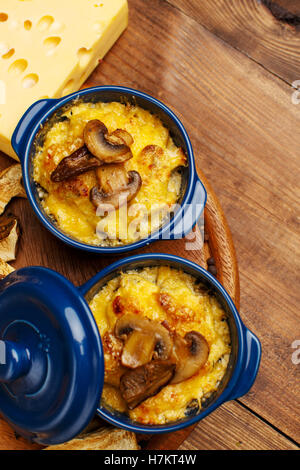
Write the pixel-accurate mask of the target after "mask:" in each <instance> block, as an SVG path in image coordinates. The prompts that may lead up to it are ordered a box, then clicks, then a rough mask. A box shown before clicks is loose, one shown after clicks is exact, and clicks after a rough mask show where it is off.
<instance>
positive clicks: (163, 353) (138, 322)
mask: <svg viewBox="0 0 300 470" xmlns="http://www.w3.org/2000/svg"><path fill="white" fill-rule="evenodd" d="M115 335H116V337H117V338H120V339H122V340H123V341H124V343H125V345H124V348H123V352H122V356H121V362H122V364H123V366H126V367H130V368H132V369H134V368H136V367H139V366H141V365H143V364H147V363H148V362H150V361H151V360H152V359H153V358H155V359H159V360H162V361H165V360H166V359H168V358H169V356H170V354H171V351H172V347H173V342H172V339H171V337H170V334H169V331H168V330H167V329H166V328H165V327H164V326H163V325H161V324H160V323H158V322H156V321H154V320H150V319H149V318H147V317H141V316H139V315H134V314H127V315H123V316H122V317H120V318H119V319H118V320H117V322H116V325H115Z"/></svg>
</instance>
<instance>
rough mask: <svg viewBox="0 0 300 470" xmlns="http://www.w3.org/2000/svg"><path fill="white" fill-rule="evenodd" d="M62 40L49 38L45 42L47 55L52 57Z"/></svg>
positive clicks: (56, 37)
mask: <svg viewBox="0 0 300 470" xmlns="http://www.w3.org/2000/svg"><path fill="white" fill-rule="evenodd" d="M60 42H61V38H60V37H59V36H53V37H51V38H47V39H45V41H44V47H45V49H46V54H47V55H51V54H53V53H54V51H55V49H56V48H57V46H58V45H59V44H60Z"/></svg>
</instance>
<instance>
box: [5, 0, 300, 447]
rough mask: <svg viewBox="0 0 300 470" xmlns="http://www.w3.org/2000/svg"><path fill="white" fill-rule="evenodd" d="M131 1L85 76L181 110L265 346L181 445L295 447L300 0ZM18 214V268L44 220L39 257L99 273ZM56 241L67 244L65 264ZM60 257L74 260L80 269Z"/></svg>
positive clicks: (244, 301) (245, 313)
mask: <svg viewBox="0 0 300 470" xmlns="http://www.w3.org/2000/svg"><path fill="white" fill-rule="evenodd" d="M264 4H266V5H267V6H265V5H264ZM129 5H130V12H131V14H130V26H129V29H128V30H127V31H126V32H125V33H124V34H123V36H122V37H121V38H120V40H119V41H118V43H117V44H116V45H115V46H114V47H113V49H112V50H111V51H110V53H109V54H108V55H107V56H106V58H105V59H104V61H103V63H102V64H101V65H100V66H99V67H98V69H97V71H96V72H95V73H94V74H93V75H92V76H91V78H90V79H89V81H88V83H87V86H90V85H93V84H95V83H96V84H98V85H104V84H113V85H125V86H130V87H134V88H138V89H140V90H143V91H145V92H148V93H150V94H152V95H154V96H156V97H158V98H160V99H161V100H163V101H164V102H166V103H167V104H168V105H170V107H171V108H173V109H174V110H175V111H176V113H177V114H178V115H179V117H180V118H181V119H182V121H183V123H184V125H185V126H186V128H187V130H188V132H189V134H190V137H191V140H192V143H193V146H194V150H195V154H196V159H197V164H198V166H199V167H200V168H201V169H202V170H203V171H204V173H205V174H206V176H207V177H208V179H209V180H210V182H211V183H212V185H213V187H214V189H215V191H216V193H217V195H218V197H219V200H220V202H221V204H222V206H223V208H224V210H225V214H226V216H227V220H228V222H229V225H230V228H231V231H232V234H233V239H234V242H235V247H236V250H237V255H238V261H239V267H240V278H241V316H242V318H243V320H244V322H245V323H246V325H247V326H248V327H249V328H250V329H251V330H253V331H254V332H255V333H256V334H257V335H258V337H259V338H260V340H261V342H262V348H263V356H262V363H261V368H260V372H259V375H258V378H257V381H256V383H255V385H254V387H253V389H252V390H251V392H250V393H249V394H248V395H247V396H245V397H243V398H242V399H240V400H237V401H234V402H231V403H228V404H225V405H223V406H222V407H221V408H219V409H218V410H217V411H216V412H214V413H213V414H212V415H210V416H209V417H207V418H206V419H204V420H203V421H201V423H200V424H199V425H198V426H197V428H196V429H195V430H194V431H193V432H192V433H191V435H190V437H189V438H188V439H187V440H186V441H185V442H184V443H183V445H182V446H181V449H296V448H297V441H298V442H299V438H300V426H299V411H300V409H299V396H300V393H299V371H300V365H299V364H297V362H299V359H300V354H299V353H298V354H297V353H295V351H296V350H295V349H293V348H292V344H293V343H294V341H295V340H300V330H299V303H300V295H299V294H300V289H299V265H300V244H299V223H300V214H299V196H300V190H299V166H300V158H299V157H300V155H299V154H300V132H299V124H300V120H299V117H300V93H299V96H298V95H297V94H294V98H293V100H292V95H293V93H294V92H295V89H293V88H292V83H293V82H294V81H296V80H300V26H299V25H300V5H299V1H298V0H276V5H275V2H271V1H263V0H262V1H257V0H233V1H228V0H205V1H199V0H129ZM276 17H277V18H276ZM299 84H300V82H299ZM295 86H296V85H295ZM298 101H299V104H298V105H297V104H296V103H297V102H298ZM293 102H294V104H293ZM14 204H18V203H17V202H13V203H12V205H11V209H12V211H13V208H14ZM25 204H27V202H26V201H24V207H25ZM22 223H23V226H24V229H26V234H27V235H26V240H27V241H26V244H25V241H24V239H22V240H21V246H20V251H19V255H18V260H17V262H16V263H15V267H18V266H19V265H22V266H24V265H25V264H32V263H33V258H34V251H35V248H34V246H33V245H32V246H28V240H29V239H30V237H31V236H32V240H33V239H34V236H36V234H37V230H38V231H39V232H38V233H39V234H40V237H41V246H42V247H43V249H44V252H43V253H42V256H39V259H40V260H41V264H44V265H45V266H51V267H52V268H57V269H59V271H60V272H61V273H62V274H65V275H67V276H68V277H69V278H71V280H72V281H74V282H76V283H77V284H80V283H81V282H83V281H85V280H86V279H87V276H88V274H90V276H92V275H93V274H94V273H95V268H96V265H97V261H96V260H95V259H94V257H93V256H90V273H88V272H86V271H85V276H82V275H81V273H80V272H79V271H78V266H77V265H76V263H75V264H74V266H73V264H72V263H73V261H72V251H71V250H69V249H66V248H65V247H63V246H62V245H61V244H59V243H58V242H57V241H56V240H55V239H54V238H53V237H51V239H50V237H49V236H47V237H46V236H45V240H44V241H43V236H44V234H45V229H44V228H43V227H41V226H40V224H38V222H34V223H32V213H31V210H30V209H28V211H27V209H26V210H24V214H23V220H22ZM54 250H61V253H59V255H60V256H59V257H60V259H61V264H60V266H55V260H56V259H57V256H54V255H52V253H54ZM52 256H53V260H52V259H51V257H52ZM85 256H86V255H84V254H82V257H85ZM85 259H86V258H85ZM52 261H53V262H52ZM64 261H65V264H66V265H67V264H68V265H70V264H71V265H72V266H71V268H72V269H73V272H74V275H73V278H72V276H70V270H69V269H68V270H64ZM297 268H298V269H297ZM83 277H85V278H83ZM297 281H298V283H297ZM298 348H299V347H298ZM293 353H295V354H294V356H292V354H293ZM293 357H294V361H293ZM297 359H298V361H297Z"/></svg>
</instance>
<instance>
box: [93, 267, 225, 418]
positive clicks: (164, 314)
mask: <svg viewBox="0 0 300 470" xmlns="http://www.w3.org/2000/svg"><path fill="white" fill-rule="evenodd" d="M90 308H91V310H92V312H93V314H94V316H95V319H96V322H97V325H98V327H99V330H100V334H101V337H102V341H103V347H104V356H105V374H106V375H105V376H106V379H105V380H106V384H105V385H104V390H103V395H102V399H103V401H104V403H105V405H108V406H110V407H111V408H113V409H116V410H118V411H120V412H126V413H127V414H128V415H129V416H130V418H131V419H132V420H134V421H138V422H140V423H142V424H150V425H151V424H152V425H153V424H164V423H168V422H170V421H176V420H178V419H181V418H184V417H185V416H186V412H187V407H188V405H189V404H190V403H191V401H192V400H195V399H196V400H197V401H198V403H199V407H201V402H203V401H204V400H205V399H206V398H208V397H209V396H210V395H211V393H213V392H214V391H215V390H217V388H218V385H219V383H220V381H221V380H222V378H223V376H224V374H225V371H226V369H227V365H228V361H229V356H230V351H231V348H230V332H229V327H228V324H227V321H226V315H225V312H224V310H223V309H222V308H221V306H220V305H219V303H218V301H217V300H216V298H215V297H213V296H211V295H209V294H208V293H207V292H206V291H205V289H203V287H202V286H201V285H199V284H198V283H197V281H196V279H195V278H194V277H192V276H190V275H189V274H186V273H184V272H182V271H179V270H177V269H173V268H170V267H167V266H162V267H154V268H144V269H143V270H140V271H128V272H125V273H122V274H121V275H120V276H118V277H116V278H114V279H112V280H111V281H110V282H108V284H106V285H105V286H104V287H103V288H102V289H101V290H100V292H99V293H98V294H97V295H96V296H95V297H94V298H93V299H92V301H91V302H90ZM125 313H135V314H136V315H142V316H146V317H148V318H150V319H151V320H156V321H159V322H162V321H167V322H168V325H169V327H170V328H171V329H172V330H176V332H177V334H179V335H181V336H182V337H183V336H184V335H185V334H186V333H188V332H189V331H192V330H194V331H197V332H199V333H201V334H202V335H203V336H204V337H205V338H206V340H207V342H208V344H209V349H210V352H209V357H208V360H207V362H206V364H205V366H204V367H203V368H202V369H201V370H200V371H199V372H198V373H197V374H196V375H194V376H193V377H191V378H190V379H188V380H185V381H184V382H181V383H178V384H173V385H167V386H166V387H164V388H163V389H162V390H161V391H160V392H159V393H158V394H157V395H155V396H153V397H151V398H148V399H147V400H145V401H144V402H143V403H141V404H140V405H139V406H137V407H136V408H135V409H133V410H127V408H126V404H125V403H124V401H123V399H122V397H121V395H120V392H119V390H118V389H117V387H113V386H112V385H113V384H114V380H115V384H117V382H118V377H119V376H120V373H122V370H120V357H121V353H122V344H120V341H119V340H116V338H115V337H114V335H113V329H114V326H115V323H116V321H117V319H118V318H119V317H120V315H123V314H125ZM123 372H124V371H123ZM108 382H109V384H108Z"/></svg>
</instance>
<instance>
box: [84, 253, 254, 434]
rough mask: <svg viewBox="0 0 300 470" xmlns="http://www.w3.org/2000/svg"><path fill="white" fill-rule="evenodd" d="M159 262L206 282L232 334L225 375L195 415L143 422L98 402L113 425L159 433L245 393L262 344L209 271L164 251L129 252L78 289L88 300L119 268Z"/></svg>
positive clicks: (189, 422) (186, 423)
mask: <svg viewBox="0 0 300 470" xmlns="http://www.w3.org/2000/svg"><path fill="white" fill-rule="evenodd" d="M159 265H168V266H171V267H174V268H177V269H182V270H184V271H185V272H187V273H189V274H191V275H192V276H194V277H196V279H199V281H201V282H203V284H204V285H206V286H208V287H209V288H210V289H211V290H212V291H213V292H214V294H215V295H216V297H217V299H218V300H219V302H220V304H221V305H222V307H223V308H224V310H225V312H226V314H227V318H228V324H229V328H230V334H231V348H232V352H231V358H230V361H229V365H228V368H227V372H226V375H225V377H224V379H223V380H222V383H221V384H220V386H219V388H218V390H217V392H216V393H215V394H213V395H212V396H211V398H210V399H209V402H207V403H206V405H205V407H203V409H202V410H201V411H200V413H199V414H197V415H196V416H193V417H187V418H185V419H182V420H180V421H178V422H173V423H170V424H166V425H158V426H146V425H142V424H139V423H136V422H132V421H131V420H130V419H129V418H128V417H126V416H124V415H122V414H118V413H112V412H111V411H109V410H107V409H105V408H104V407H103V406H100V407H99V408H98V409H97V414H98V415H99V416H100V417H101V418H103V419H105V420H106V421H108V422H109V423H111V424H113V425H114V426H118V427H121V428H124V429H128V430H130V431H134V432H138V433H143V434H145V433H149V434H159V433H166V432H172V431H178V430H180V429H183V428H185V427H187V426H190V425H192V424H194V423H197V422H198V421H200V420H201V419H203V418H204V417H205V416H207V415H208V414H210V413H211V412H212V411H214V410H215V409H216V408H217V407H219V406H220V405H222V403H224V402H226V401H230V400H234V399H236V398H239V397H241V396H242V395H245V394H246V393H247V392H248V391H249V390H250V388H251V387H252V385H253V383H254V381H255V378H256V375H257V372H258V368H259V364H260V358H261V346H260V342H259V340H258V339H257V337H256V336H255V335H254V334H253V333H252V332H251V331H250V330H249V329H248V328H246V327H245V325H244V324H243V322H242V321H241V318H240V316H239V313H238V311H237V309H236V307H235V305H234V303H233V301H232V300H231V298H230V296H229V294H228V293H227V292H226V290H225V289H224V287H223V286H222V285H221V284H220V283H219V281H218V280H217V279H216V278H215V277H214V276H212V275H211V274H210V273H209V272H208V271H206V270H205V269H203V268H201V267H200V266H198V265H197V264H195V263H193V262H191V261H188V260H185V259H184V258H180V257H178V256H173V255H168V254H163V253H151V254H146V255H136V256H131V257H129V258H127V259H123V260H121V261H118V262H116V263H114V264H112V265H110V266H108V267H107V268H105V269H104V270H102V271H101V272H99V273H98V274H97V275H96V276H94V277H93V278H92V279H91V280H90V281H88V282H87V283H86V284H85V285H83V286H82V287H80V291H81V293H82V294H83V295H84V297H85V298H86V299H87V301H90V300H91V299H92V298H93V297H94V295H95V293H96V292H98V291H99V289H101V287H102V286H103V285H104V284H106V283H107V282H108V281H109V280H110V279H112V278H114V277H115V276H116V275H118V274H119V273H120V272H121V271H123V272H124V271H126V270H128V269H135V268H143V267H146V266H159Z"/></svg>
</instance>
